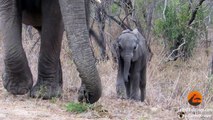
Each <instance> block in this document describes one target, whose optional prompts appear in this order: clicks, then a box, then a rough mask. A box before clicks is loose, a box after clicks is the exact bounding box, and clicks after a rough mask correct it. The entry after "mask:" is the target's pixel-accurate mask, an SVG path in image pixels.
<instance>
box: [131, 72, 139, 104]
mask: <svg viewBox="0 0 213 120" xmlns="http://www.w3.org/2000/svg"><path fill="white" fill-rule="evenodd" d="M139 81H140V73H139V72H134V73H133V74H132V75H131V78H130V84H131V92H130V99H134V100H139V99H140V98H139V83H140V82H139Z"/></svg>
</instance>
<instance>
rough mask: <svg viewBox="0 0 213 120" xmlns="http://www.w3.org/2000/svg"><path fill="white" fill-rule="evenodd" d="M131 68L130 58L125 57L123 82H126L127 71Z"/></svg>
mask: <svg viewBox="0 0 213 120" xmlns="http://www.w3.org/2000/svg"><path fill="white" fill-rule="evenodd" d="M130 66H131V58H130V57H126V58H124V70H123V73H124V74H123V75H124V82H128V81H129V80H128V77H129V70H130Z"/></svg>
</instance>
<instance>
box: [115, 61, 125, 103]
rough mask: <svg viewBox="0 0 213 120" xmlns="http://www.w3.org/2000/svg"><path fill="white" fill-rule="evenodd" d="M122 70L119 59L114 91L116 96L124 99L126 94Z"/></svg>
mask: <svg viewBox="0 0 213 120" xmlns="http://www.w3.org/2000/svg"><path fill="white" fill-rule="evenodd" d="M122 71H123V68H122V61H119V65H118V74H117V81H116V92H117V97H118V98H122V99H124V98H127V95H126V85H125V83H124V78H123V72H122Z"/></svg>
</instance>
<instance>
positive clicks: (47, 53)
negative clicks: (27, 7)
mask: <svg viewBox="0 0 213 120" xmlns="http://www.w3.org/2000/svg"><path fill="white" fill-rule="evenodd" d="M42 14H43V17H42V28H41V47H40V53H39V65H38V80H37V82H36V84H35V86H34V87H33V89H32V90H31V94H30V95H31V97H38V98H43V99H50V98H52V97H59V96H61V94H62V70H61V64H60V49H61V41H62V35H63V30H64V28H63V23H62V18H61V13H60V9H59V5H58V0H51V2H50V1H42Z"/></svg>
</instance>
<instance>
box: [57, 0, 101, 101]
mask: <svg viewBox="0 0 213 120" xmlns="http://www.w3.org/2000/svg"><path fill="white" fill-rule="evenodd" d="M85 2H89V1H87V0H59V3H60V7H61V12H62V17H63V21H64V26H65V30H66V32H67V38H68V43H69V47H70V49H71V51H72V58H73V60H74V63H75V65H76V67H77V70H78V72H79V76H80V77H81V80H82V83H81V84H82V85H81V86H83V87H82V88H84V90H83V92H82V94H83V97H84V99H86V102H88V103H94V102H96V101H97V100H98V99H99V98H100V96H101V93H102V88H101V80H100V77H99V74H98V71H97V68H96V66H95V58H94V55H93V52H92V49H91V47H90V44H89V32H88V25H87V24H88V21H87V19H88V18H87V15H86V14H87V11H86V9H87V8H86V7H87V6H86V5H87V3H85ZM82 94H81V95H80V96H81V97H82ZM80 101H81V100H80Z"/></svg>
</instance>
